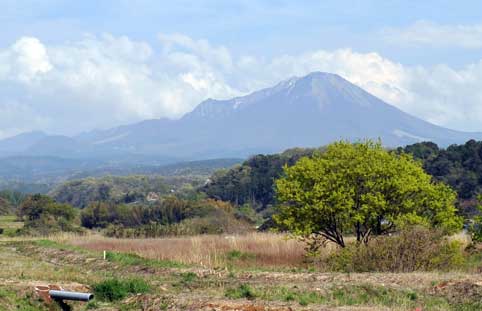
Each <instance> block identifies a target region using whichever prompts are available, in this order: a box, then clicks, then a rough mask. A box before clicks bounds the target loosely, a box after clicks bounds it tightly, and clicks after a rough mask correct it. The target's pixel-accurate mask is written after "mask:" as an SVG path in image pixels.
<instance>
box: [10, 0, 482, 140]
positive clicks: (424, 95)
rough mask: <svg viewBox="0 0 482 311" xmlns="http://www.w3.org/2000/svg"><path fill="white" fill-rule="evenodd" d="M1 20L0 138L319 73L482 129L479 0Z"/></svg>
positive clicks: (108, 3)
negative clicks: (319, 71)
mask: <svg viewBox="0 0 482 311" xmlns="http://www.w3.org/2000/svg"><path fill="white" fill-rule="evenodd" d="M0 23H1V25H2V32H1V34H0V137H7V136H11V135H15V134H17V133H20V132H24V131H30V130H44V131H47V132H50V133H59V134H68V135H74V134H76V133H78V132H81V131H86V130H90V129H94V128H107V127H111V126H116V125H119V124H125V123H130V122H136V121H139V120H142V119H145V118H158V117H171V118H176V117H179V116H181V115H182V114H183V113H186V112H188V111H189V110H191V109H192V108H193V107H194V106H195V105H196V104H198V103H199V102H200V101H202V100H203V99H206V98H207V97H216V98H226V97H230V96H235V95H242V94H246V93H248V92H250V91H254V90H256V89H257V88H260V87H266V86H270V85H272V84H274V83H276V82H278V81H280V80H283V79H287V78H289V77H290V76H292V75H303V74H306V73H308V72H309V71H313V70H323V71H332V72H336V73H339V74H341V75H343V76H344V77H345V78H347V79H348V80H350V81H351V82H353V83H356V84H358V85H360V86H361V87H364V88H365V89H367V90H368V91H370V92H372V93H374V94H375V95H377V96H379V97H381V98H382V99H384V100H386V101H387V102H389V103H391V104H393V105H395V106H397V107H399V108H400V109H402V110H404V111H407V112H409V113H412V114H414V115H417V116H419V117H421V118H424V119H426V120H429V121H431V122H434V123H437V124H440V125H443V126H447V127H450V128H454V129H460V130H471V131H482V125H481V124H482V122H480V121H482V107H481V106H482V102H481V101H482V91H481V89H482V61H481V60H482V53H481V52H482V2H480V1H442V0H439V1H388V0H386V1H342V0H339V1H283V0H279V1H252V0H246V1H239V0H238V1H236V0H233V1H214V0H209V1H186V0H179V1H148V0H140V1H127V0H125V1H123V0H118V1H113V0H105V1H102V0H99V1H61V0H38V1H22V0H4V1H2V11H0ZM2 116H3V117H2ZM59 116H62V118H61V119H59ZM84 117H85V118H86V119H88V120H86V121H83V122H74V121H75V120H76V119H78V118H84ZM73 123H75V126H73V125H72V124H73Z"/></svg>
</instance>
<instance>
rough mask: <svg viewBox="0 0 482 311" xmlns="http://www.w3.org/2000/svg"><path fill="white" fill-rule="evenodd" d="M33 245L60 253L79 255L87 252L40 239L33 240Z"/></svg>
mask: <svg viewBox="0 0 482 311" xmlns="http://www.w3.org/2000/svg"><path fill="white" fill-rule="evenodd" d="M33 242H34V243H35V245H37V246H40V247H43V248H53V249H58V250H61V251H74V252H79V253H88V251H87V250H85V249H83V248H81V247H78V246H73V245H69V244H62V243H58V242H55V241H52V240H47V239H42V240H35V241H33Z"/></svg>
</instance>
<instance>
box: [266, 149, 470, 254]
mask: <svg viewBox="0 0 482 311" xmlns="http://www.w3.org/2000/svg"><path fill="white" fill-rule="evenodd" d="M284 172H285V175H284V177H282V178H280V179H278V180H277V181H276V193H277V198H278V201H279V203H280V206H279V211H278V214H277V215H275V216H274V218H275V220H276V222H277V223H278V224H279V225H281V226H282V227H284V228H286V229H288V230H290V231H292V232H293V233H294V234H296V235H299V236H302V237H315V240H317V241H320V240H325V241H326V240H327V241H332V242H334V243H336V244H338V245H340V246H341V247H344V246H345V240H344V237H345V235H346V234H347V233H353V234H354V235H355V237H356V240H357V241H358V242H364V243H367V242H368V240H369V239H370V237H371V236H372V235H381V234H386V233H390V232H393V231H394V230H395V229H396V228H397V227H402V226H406V225H409V224H423V225H427V226H432V227H437V228H442V229H444V230H446V232H454V231H456V230H459V229H460V228H461V226H462V219H461V218H459V217H458V216H456V208H455V207H454V202H455V199H456V194H455V192H454V191H453V190H451V189H450V188H449V187H448V186H446V185H445V184H442V183H434V182H433V181H432V178H431V176H430V175H428V174H426V173H425V172H424V170H423V169H422V167H421V164H420V163H419V162H416V161H415V160H413V158H412V156H410V155H407V154H404V153H401V154H396V153H394V152H388V151H387V150H385V149H384V148H383V147H382V145H381V143H379V142H378V143H375V142H372V141H366V142H363V143H355V144H351V143H348V142H344V141H341V142H336V143H333V144H331V145H329V146H328V147H327V149H326V151H325V152H324V153H320V154H318V155H315V156H313V157H312V158H302V159H301V160H299V161H298V162H297V163H296V164H295V165H294V166H291V167H287V166H285V168H284Z"/></svg>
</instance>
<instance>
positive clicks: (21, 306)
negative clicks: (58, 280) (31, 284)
mask: <svg viewBox="0 0 482 311" xmlns="http://www.w3.org/2000/svg"><path fill="white" fill-rule="evenodd" d="M43 309H46V306H45V304H44V303H43V302H42V301H41V300H40V299H38V298H37V297H34V296H33V294H32V293H25V294H19V293H18V292H16V291H13V290H11V289H8V288H0V310H22V311H38V310H43Z"/></svg>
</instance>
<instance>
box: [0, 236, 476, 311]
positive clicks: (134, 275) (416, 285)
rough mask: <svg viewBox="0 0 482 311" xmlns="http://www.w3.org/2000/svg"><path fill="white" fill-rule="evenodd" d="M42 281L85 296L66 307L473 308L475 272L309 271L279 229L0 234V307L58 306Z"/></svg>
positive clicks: (298, 249)
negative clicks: (146, 234)
mask: <svg viewBox="0 0 482 311" xmlns="http://www.w3.org/2000/svg"><path fill="white" fill-rule="evenodd" d="M104 250H107V256H106V260H104V259H103V251H104ZM329 251H330V250H327V252H329ZM47 284H57V285H60V286H62V287H63V288H64V289H70V290H77V291H84V292H85V291H92V292H94V293H95V295H96V298H95V299H94V300H93V301H91V302H90V303H88V304H86V303H73V304H71V306H72V307H73V310H245V311H256V310H481V308H482V274H480V273H469V272H462V271H461V272H450V273H351V274H347V273H326V272H319V271H317V270H313V269H311V268H309V267H308V266H306V264H305V263H304V261H303V246H302V245H301V244H299V243H298V242H296V241H294V240H287V239H286V237H285V236H282V235H274V234H251V235H245V236H226V237H221V236H202V237H185V238H169V239H167V238H166V239H132V240H127V239H125V240H124V239H121V240H116V239H108V238H103V237H100V236H97V235H89V236H72V235H60V236H54V237H50V238H47V239H37V238H9V237H4V238H1V239H0V310H60V309H59V307H58V306H56V305H55V304H52V305H47V304H45V303H44V302H43V301H41V300H40V299H39V298H38V297H37V296H36V294H35V292H34V287H35V286H38V285H47Z"/></svg>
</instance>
